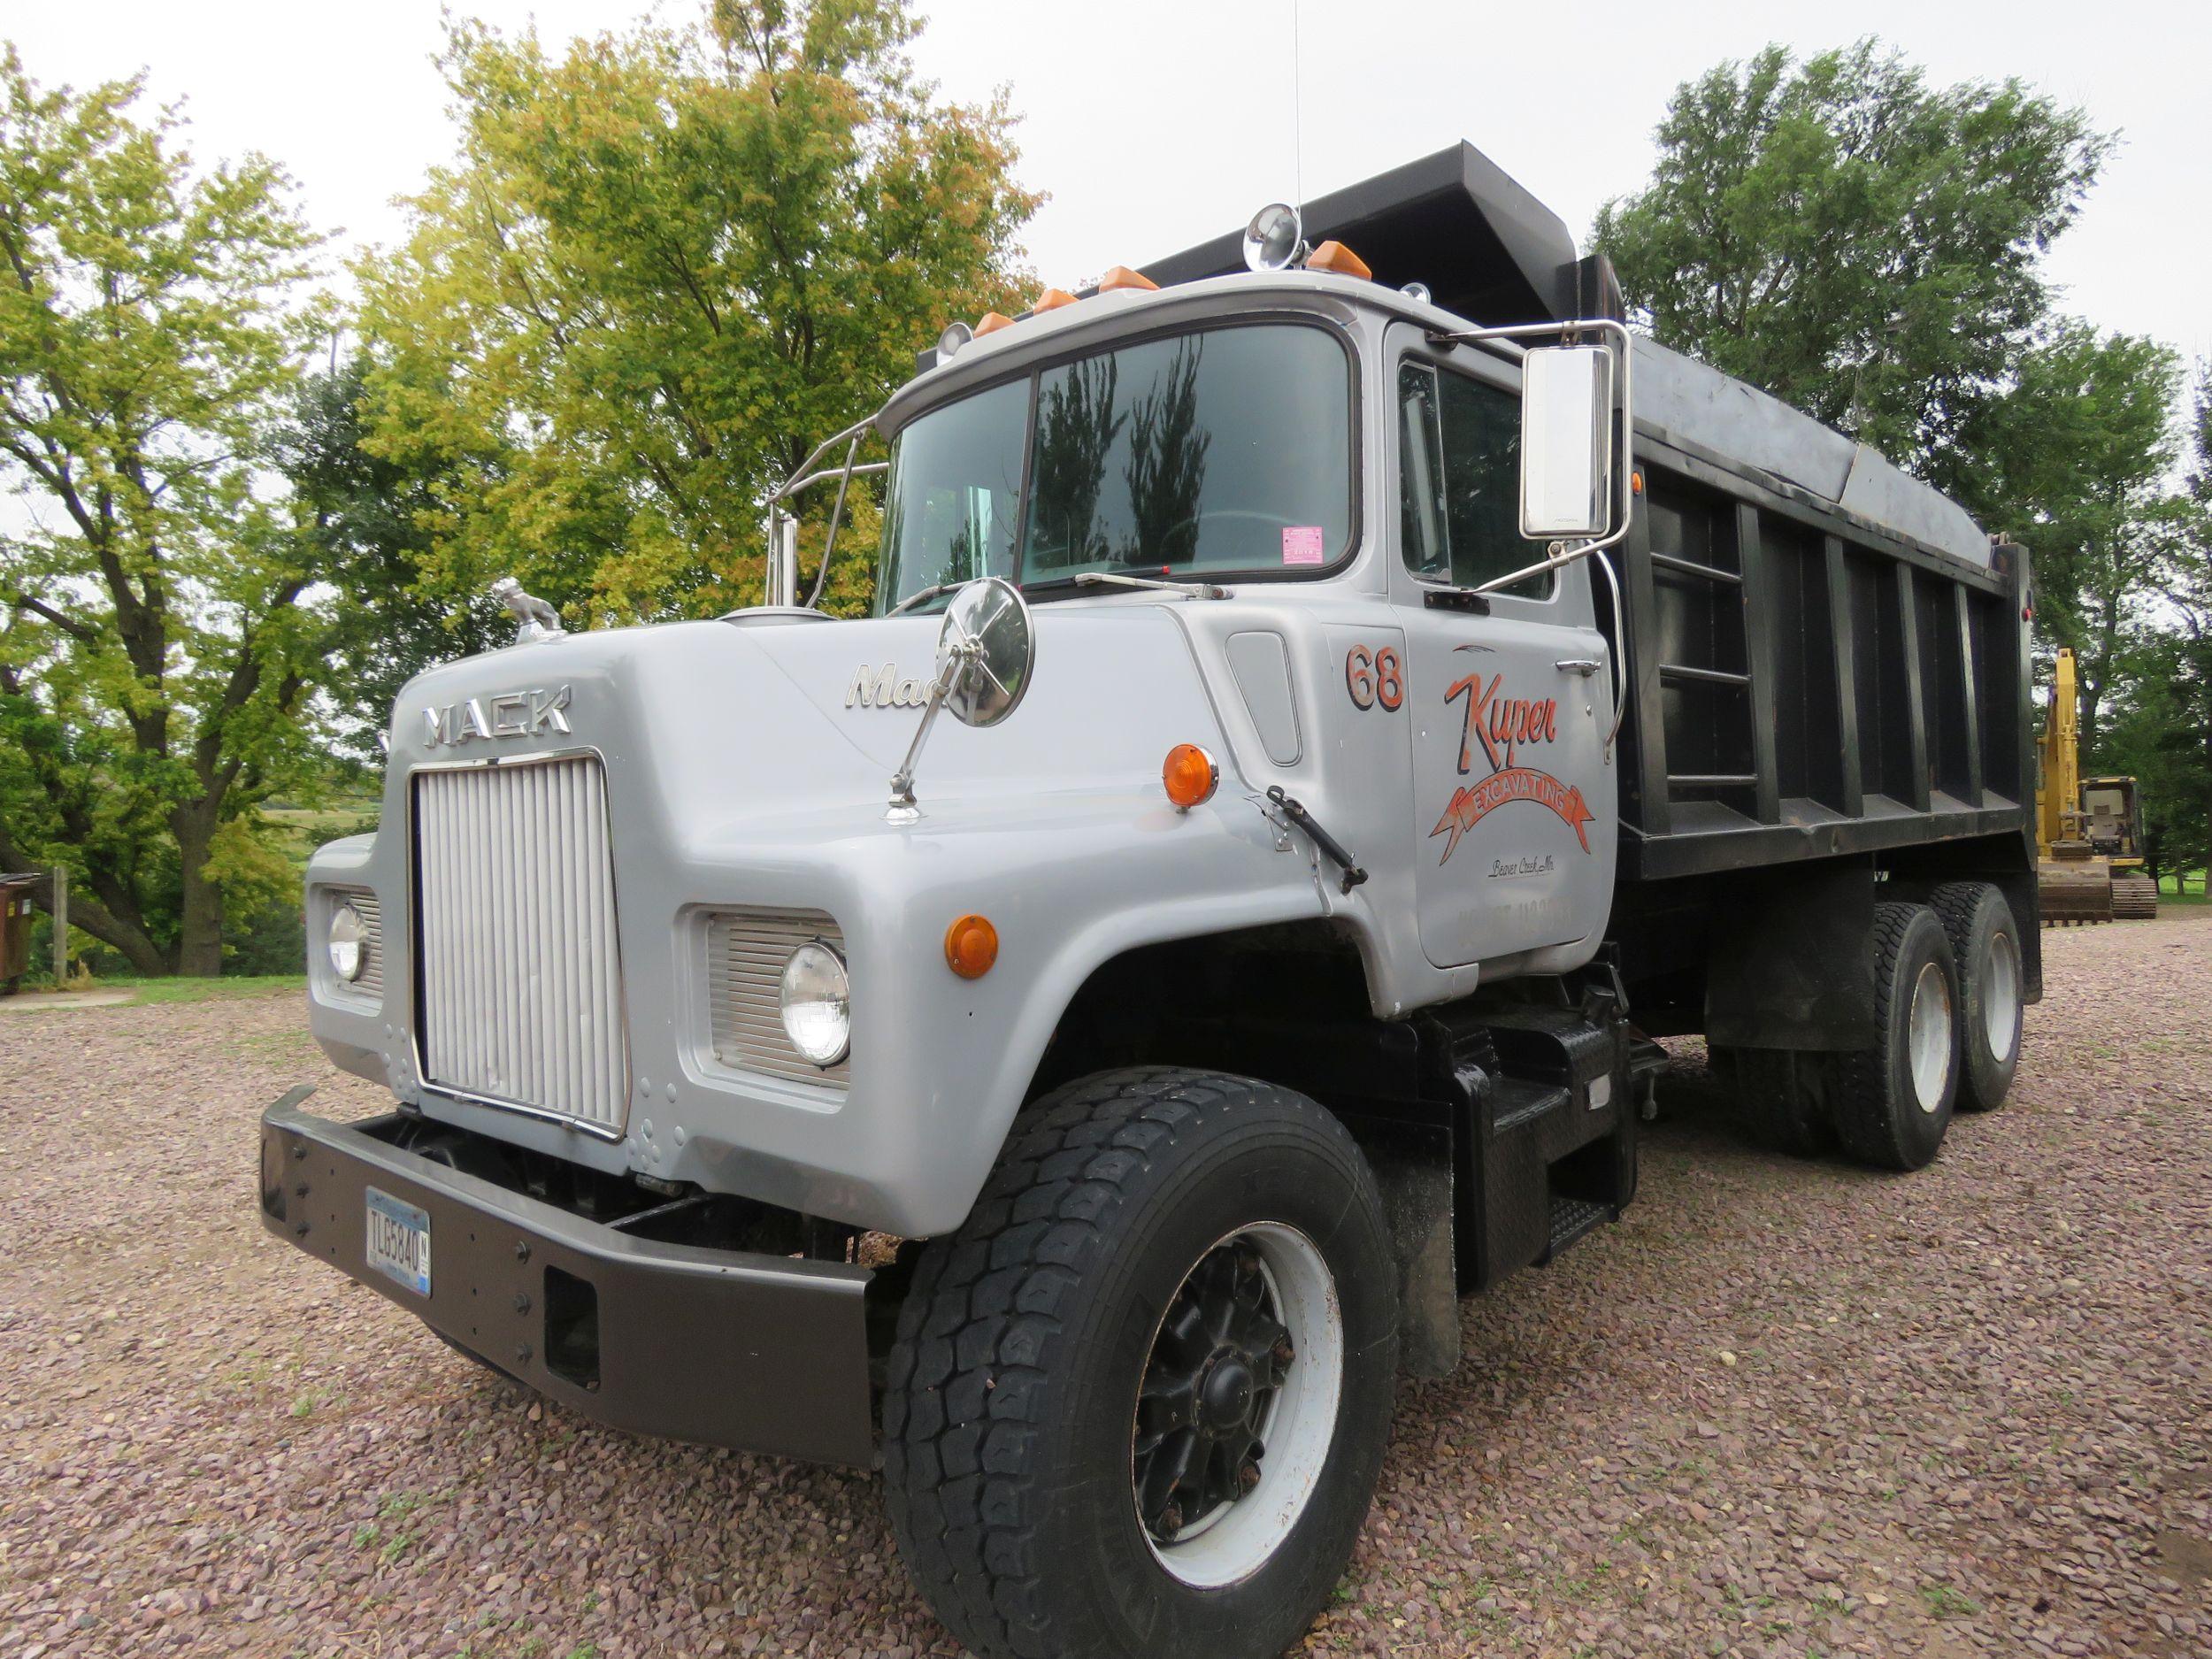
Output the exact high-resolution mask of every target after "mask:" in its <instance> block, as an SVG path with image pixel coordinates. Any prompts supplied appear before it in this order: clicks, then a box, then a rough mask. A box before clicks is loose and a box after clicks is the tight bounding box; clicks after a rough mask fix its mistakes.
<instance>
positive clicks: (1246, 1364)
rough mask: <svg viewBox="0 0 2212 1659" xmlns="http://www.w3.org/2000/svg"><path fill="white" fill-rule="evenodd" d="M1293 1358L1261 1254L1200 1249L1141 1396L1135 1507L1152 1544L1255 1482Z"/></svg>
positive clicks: (1181, 1531)
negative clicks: (1203, 1252)
mask: <svg viewBox="0 0 2212 1659" xmlns="http://www.w3.org/2000/svg"><path fill="white" fill-rule="evenodd" d="M1295 1357H1296V1354H1295V1350H1294V1348H1293V1347H1292V1345H1291V1340H1290V1332H1289V1328H1288V1327H1287V1326H1286V1325H1285V1324H1284V1322H1283V1317H1282V1312H1281V1309H1280V1306H1279V1299H1278V1297H1277V1294H1276V1291H1275V1286H1274V1284H1273V1282H1272V1280H1271V1277H1270V1275H1269V1274H1268V1272H1267V1270H1266V1267H1265V1265H1264V1264H1263V1263H1262V1262H1261V1260H1260V1258H1259V1256H1258V1254H1257V1253H1256V1251H1254V1250H1253V1249H1251V1248H1248V1247H1247V1246H1243V1245H1240V1244H1239V1243H1235V1242H1232V1243H1229V1244H1224V1245H1219V1246H1217V1247H1216V1248H1213V1249H1211V1250H1210V1251H1208V1252H1207V1253H1206V1255H1205V1256H1202V1257H1201V1258H1200V1260H1199V1263H1198V1265H1197V1266H1196V1267H1194V1268H1193V1269H1192V1270H1191V1272H1190V1275H1189V1277H1187V1279H1184V1281H1183V1285H1182V1288H1181V1289H1180V1290H1179V1291H1177V1292H1176V1294H1175V1299H1174V1301H1173V1302H1171V1303H1170V1304H1169V1307H1168V1311H1167V1316H1166V1317H1165V1318H1164V1319H1162V1320H1161V1322H1160V1331H1159V1334H1158V1336H1157V1337H1156V1338H1155V1339H1154V1340H1153V1344H1152V1354H1151V1357H1150V1358H1149V1360H1148V1362H1147V1363H1146V1366H1145V1373H1144V1383H1143V1386H1142V1388H1141V1391H1140V1393H1139V1394H1138V1399H1137V1436H1136V1445H1135V1460H1134V1471H1133V1472H1134V1478H1135V1481H1136V1491H1137V1513H1138V1515H1139V1516H1140V1517H1141V1518H1142V1519H1143V1522H1144V1525H1145V1530H1146V1531H1147V1532H1149V1533H1150V1534H1151V1535H1152V1537H1153V1539H1154V1540H1156V1542H1158V1543H1170V1542H1172V1541H1173V1540H1177V1539H1179V1538H1188V1537H1190V1536H1193V1535H1194V1534H1195V1533H1196V1532H1199V1531H1202V1530H1203V1528H1205V1527H1208V1526H1210V1525H1213V1524H1214V1523H1215V1522H1216V1521H1217V1520H1219V1519H1220V1517H1221V1516H1222V1514H1223V1513H1224V1512H1225V1510H1226V1509H1227V1508H1228V1507H1229V1506H1230V1505H1231V1504H1233V1503H1235V1502H1237V1500H1238V1499H1240V1498H1241V1497H1243V1496H1244V1495H1245V1494H1247V1493H1248V1492H1251V1491H1253V1490H1254V1489H1255V1488H1256V1487H1257V1486H1258V1485H1259V1483H1260V1481H1261V1479H1263V1474H1264V1466H1263V1461H1262V1460H1263V1459H1264V1458H1265V1456H1266V1455H1267V1447H1266V1443H1265V1441H1264V1440H1263V1439H1262V1434H1263V1431H1264V1430H1265V1429H1266V1427H1267V1425H1268V1417H1269V1413H1270V1411H1271V1409H1272V1407H1273V1406H1274V1403H1275V1400H1276V1397H1277V1394H1278V1393H1279V1390H1280V1389H1281V1387H1282V1386H1283V1380H1284V1377H1285V1374H1286V1372H1287V1371H1288V1370H1289V1368H1290V1366H1291V1365H1292V1363H1294V1360H1295Z"/></svg>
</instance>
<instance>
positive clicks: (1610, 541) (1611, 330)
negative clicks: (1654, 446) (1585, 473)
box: [1428, 317, 1636, 594]
mask: <svg viewBox="0 0 2212 1659" xmlns="http://www.w3.org/2000/svg"><path fill="white" fill-rule="evenodd" d="M1586 333H1587V334H1597V335H1599V336H1600V337H1601V338H1602V339H1603V340H1604V342H1605V343H1606V345H1607V347H1608V348H1609V349H1610V350H1611V352H1612V353H1613V355H1614V357H1616V358H1617V359H1618V360H1619V363H1620V367H1621V444H1620V450H1619V456H1620V481H1619V483H1618V484H1617V487H1616V492H1615V493H1616V495H1617V500H1618V504H1617V507H1616V509H1615V511H1614V514H1613V526H1612V528H1611V529H1610V530H1609V531H1608V532H1607V533H1606V534H1604V535H1601V536H1600V537H1598V538H1597V539H1596V540H1594V541H1584V542H1582V543H1581V544H1580V545H1579V546H1576V547H1567V546H1564V545H1563V543H1561V542H1557V541H1555V542H1553V543H1552V544H1551V545H1550V546H1549V547H1548V548H1547V549H1545V550H1544V557H1543V559H1542V560H1541V561H1540V562H1539V563H1537V564H1534V565H1529V566H1527V567H1526V568H1525V569H1523V570H1517V571H1512V572H1508V573H1507V574H1506V575H1503V576H1499V577H1494V578H1493V579H1492V580H1489V581H1486V582H1484V583H1483V584H1482V585H1481V586H1480V587H1479V588H1476V589H1475V592H1477V593H1479V594H1486V593H1494V592H1496V591H1497V590H1498V589H1499V588H1510V587H1512V586H1513V585H1514V584H1515V583H1516V582H1523V581H1526V580H1528V579H1529V578H1530V577H1532V576H1540V575H1542V574H1543V573H1544V572H1546V571H1549V570H1556V569H1557V568H1558V567H1559V566H1561V565H1571V564H1573V563H1574V562H1575V561H1576V560H1578V559H1585V558H1587V557H1590V555H1591V554H1593V553H1601V552H1603V551H1605V550H1606V549H1608V548H1612V547H1617V546H1618V545H1619V544H1620V543H1621V542H1623V541H1626V540H1627V539H1628V521H1629V518H1630V516H1631V515H1632V513H1633V511H1635V495H1634V481H1633V480H1634V478H1635V472H1636V467H1635V457H1634V442H1635V433H1636V417H1635V401H1634V396H1633V389H1632V386H1631V384H1630V376H1631V374H1632V372H1633V368H1634V362H1635V355H1636V353H1635V344H1634V338H1633V336H1632V335H1631V334H1629V332H1628V326H1627V325H1626V324H1625V323H1619V322H1616V321H1614V320H1613V319H1611V318H1610V317H1586V318H1579V319H1572V320H1570V321H1567V322H1563V323H1516V324H1514V325H1512V326H1509V327H1504V328H1463V329H1457V330H1444V329H1438V330H1432V331H1431V332H1430V333H1429V334H1428V342H1429V344H1431V345H1432V346H1469V345H1480V344H1483V343H1485V342H1491V341H1517V340H1545V339H1550V338H1552V337H1554V336H1556V337H1557V338H1559V339H1561V340H1563V341H1571V340H1575V339H1578V338H1579V337H1580V336H1581V335H1582V334H1586Z"/></svg>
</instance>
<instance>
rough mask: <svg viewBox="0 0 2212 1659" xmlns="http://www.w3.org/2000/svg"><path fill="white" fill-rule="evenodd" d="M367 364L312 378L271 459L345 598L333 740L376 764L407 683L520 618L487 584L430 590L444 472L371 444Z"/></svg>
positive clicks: (316, 556) (500, 638)
mask: <svg viewBox="0 0 2212 1659" xmlns="http://www.w3.org/2000/svg"><path fill="white" fill-rule="evenodd" d="M367 372H368V371H367V365H366V364H365V361H364V360H363V359H362V358H360V357H352V358H349V359H348V360H347V361H345V362H343V363H337V364H334V365H333V366H332V367H331V368H330V369H329V370H327V371H326V372H321V373H311V374H310V375H308V376H307V377H306V378H305V379H304V380H303V382H302V384H301V386H300V388H299V393H298V396H297V399H296V402H295V403H294V406H293V409H292V411H291V414H290V416H289V418H288V419H287V420H285V421H284V422H283V423H282V424H281V425H280V426H279V428H278V432H277V441H276V445H275V453H274V464H275V465H276V466H277V467H278V468H279V469H280V471H281V472H283V474H284V476H285V478H286V480H288V482H289V484H290V486H291V490H292V501H293V507H294V513H295V517H296V520H297V521H298V522H299V524H300V526H301V527H302V534H304V535H305V536H306V537H307V538H308V540H309V541H310V543H311V548H312V557H313V562H314V563H315V565H317V567H318V568H319V569H320V570H321V572H323V580H325V581H326V583H328V584H329V585H330V587H331V588H334V590H335V592H336V594H337V595H338V597H337V599H336V602H335V605H334V616H333V618H332V626H331V630H330V638H329V641H328V644H327V647H326V652H325V660H326V666H327V669H328V672H327V673H326V676H325V685H326V696H327V697H328V699H329V702H330V705H331V708H332V711H333V712H334V715H335V716H336V717H337V718H336V720H335V721H334V724H335V726H337V728H338V731H337V736H336V742H337V745H338V748H339V749H340V750H341V751H342V752H343V753H346V754H348V755H350V756H351V757H354V758H356V759H358V760H360V761H362V762H364V763H367V764H375V762H376V758H377V756H378V753H379V750H378V744H377V738H378V734H379V733H381V732H382V731H383V730H384V728H385V725H386V723H387V721H388V719H389V718H390V716H391V710H392V703H393V702H394V700H395V699H396V697H397V696H398V695H399V690H400V687H402V686H403V685H405V684H406V683H407V681H409V680H411V679H413V678H414V677H415V676H416V675H417V674H419V673H420V672H423V670H425V669H426V668H431V667H434V666H435V665H436V664H439V663H442V662H449V661H451V660H452V659H453V658H455V657H469V656H473V655H475V654H476V653H477V652H480V651H487V650H490V649H493V648H495V647H496V646H500V645H504V644H506V643H508V642H509V641H511V640H512V639H513V638H514V623H513V620H512V618H510V617H509V616H508V615H507V613H506V611H505V609H504V608H503V607H502V606H501V605H500V604H499V603H498V602H497V601H495V600H494V599H492V598H490V597H489V596H488V595H486V594H485V593H483V592H482V591H480V590H479V591H477V592H475V593H472V594H460V595H443V594H440V593H438V592H436V591H434V571H433V569H432V553H433V548H432V540H431V533H430V530H429V528H428V526H429V525H430V524H431V523H432V522H433V521H434V519H435V518H436V516H437V511H438V496H437V494H436V489H435V484H436V481H437V480H435V479H434V478H433V477H432V476H431V475H429V474H427V473H426V472H422V471H421V470H419V468H417V467H414V466H411V465H404V464H403V463H402V462H401V461H397V460H394V459H391V458H390V457H388V456H386V455H383V454H380V453H375V452H373V451H372V450H371V449H370V448H369V447H368V443H367V439H368V426H367V424H366V421H365V418H364V411H363V399H364V396H365V380H366V375H367ZM412 458H417V459H419V457H412Z"/></svg>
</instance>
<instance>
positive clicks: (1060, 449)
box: [876, 324, 1352, 611]
mask: <svg viewBox="0 0 2212 1659" xmlns="http://www.w3.org/2000/svg"><path fill="white" fill-rule="evenodd" d="M1350 372H1351V371H1350V362H1349V358H1348V356H1347V354H1346V352H1345V350H1344V349H1343V347H1341V346H1340V345H1339V344H1338V343H1337V342H1336V341H1335V339H1334V338H1333V337H1332V336H1331V335H1330V334H1327V333H1325V331H1323V330H1322V329H1319V328H1317V327H1311V326H1303V325H1299V324H1269V325H1260V326H1237V327H1225V328H1215V329H1209V330H1205V331H1203V332H1201V333H1196V334H1179V335H1176V336H1173V337H1171V338H1169V339H1164V340H1148V341H1145V342H1142V343H1141V344H1137V345H1131V346H1125V347H1122V348H1121V349H1118V350H1113V351H1102V352H1099V353H1096V354H1094V355H1093V356H1091V357H1079V358H1077V359H1075V360H1074V361H1073V362H1071V363H1063V364H1059V365H1054V366H1053V367H1050V368H1047V369H1044V370H1042V371H1041V372H1040V373H1037V374H1035V375H1033V376H1031V377H1029V378H1027V379H1024V380H1016V381H1012V382H1010V383H1008V384H1006V385H1003V386H997V387H993V388H990V389H989V390H987V391H983V392H978V393H976V394H975V395H974V396H970V397H965V398H963V399H961V400H960V401H959V402H958V403H948V404H946V405H945V406H944V407H942V408H941V409H936V410H933V411H930V412H929V413H928V414H926V415H924V416H922V417H921V418H920V419H918V420H916V421H914V422H913V423H912V424H911V425H910V426H907V427H906V428H905V429H904V430H903V431H902V432H901V433H900V434H899V435H898V438H897V441H896V442H895V443H894V444H893V446H892V450H891V475H890V480H889V483H888V486H887V497H886V498H887V511H885V514H884V534H883V563H882V565H881V577H880V580H879V581H878V582H877V584H876V608H877V610H878V611H888V610H890V609H891V608H892V607H893V606H894V605H896V604H897V603H900V602H901V601H902V600H904V599H909V598H911V597H912V596H913V595H916V594H918V593H920V592H922V591H923V590H924V589H925V588H932V587H936V586H940V585H942V584H946V583H952V582H961V581H967V580H972V579H973V578H975V577H979V576H1010V577H1013V578H1015V579H1016V580H1019V581H1022V582H1024V583H1035V582H1045V581H1050V580H1054V579H1055V578H1065V577H1068V576H1072V575H1074V574H1076V573H1078V572H1082V571H1105V570H1121V571H1132V572H1140V573H1144V574H1153V575H1167V576H1171V577H1179V576H1185V575H1194V574H1198V573H1201V572H1203V573H1206V574H1221V573H1228V572H1233V573H1236V574H1240V575H1254V574H1257V573H1260V572H1273V571H1287V572H1290V573H1292V574H1298V573H1301V572H1310V571H1314V570H1318V569H1320V568H1322V567H1323V566H1325V565H1331V564H1333V563H1334V562H1335V561H1336V560H1337V558H1339V557H1340V556H1341V555H1343V554H1344V553H1345V552H1346V551H1347V550H1348V549H1349V547H1350V544H1351V526H1352V439H1351V397H1350V393H1349V385H1348V376H1349V374H1350ZM1025 488H1026V490H1027V495H1026V498H1025V497H1024V494H1023V492H1024V489H1025Z"/></svg>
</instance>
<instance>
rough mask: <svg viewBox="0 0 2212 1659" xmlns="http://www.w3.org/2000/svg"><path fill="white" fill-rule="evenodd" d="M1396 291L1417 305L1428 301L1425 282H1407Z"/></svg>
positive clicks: (1427, 288)
mask: <svg viewBox="0 0 2212 1659" xmlns="http://www.w3.org/2000/svg"><path fill="white" fill-rule="evenodd" d="M1398 292H1399V293H1401V294H1402V295H1404V296H1406V297H1407V298H1408V299H1409V300H1411V301H1412V302H1413V303H1415V304H1417V305H1426V304H1427V303H1429V285H1428V284H1427V283H1425V282H1409V283H1407V284H1406V285H1405V287H1403V288H1400V289H1399V290H1398Z"/></svg>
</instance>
